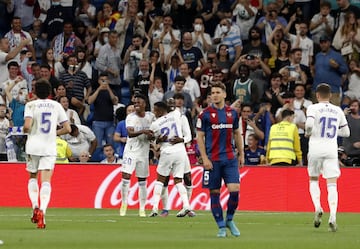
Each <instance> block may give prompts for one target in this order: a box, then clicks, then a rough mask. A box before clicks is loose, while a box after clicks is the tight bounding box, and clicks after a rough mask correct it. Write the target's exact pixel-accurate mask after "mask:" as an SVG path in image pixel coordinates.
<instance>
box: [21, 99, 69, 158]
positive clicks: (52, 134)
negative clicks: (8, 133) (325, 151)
mask: <svg viewBox="0 0 360 249" xmlns="http://www.w3.org/2000/svg"><path fill="white" fill-rule="evenodd" d="M24 117H25V118H31V119H32V125H31V128H30V131H29V134H28V138H27V141H26V146H25V151H26V153H27V154H30V155H37V156H56V154H57V153H56V127H57V124H62V123H64V122H66V121H68V119H67V115H66V112H65V110H64V108H63V107H62V106H61V105H60V103H58V102H56V101H53V100H49V99H39V100H34V101H30V102H28V103H27V104H26V105H25V111H24Z"/></svg>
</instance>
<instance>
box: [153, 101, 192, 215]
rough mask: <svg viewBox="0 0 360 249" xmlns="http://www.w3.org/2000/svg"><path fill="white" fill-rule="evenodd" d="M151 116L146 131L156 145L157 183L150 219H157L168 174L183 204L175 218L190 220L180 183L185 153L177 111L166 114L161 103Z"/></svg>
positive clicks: (188, 207) (156, 105)
mask: <svg viewBox="0 0 360 249" xmlns="http://www.w3.org/2000/svg"><path fill="white" fill-rule="evenodd" d="M154 113H155V116H156V117H157V118H158V119H157V120H156V121H154V122H153V123H152V125H151V126H150V129H151V130H152V131H153V132H154V136H155V138H156V142H157V143H160V144H161V145H160V159H159V163H158V166H157V173H158V174H157V181H156V183H155V186H154V194H153V209H152V212H151V214H150V217H155V216H157V215H158V205H159V201H160V196H161V192H162V188H163V185H164V182H165V181H166V177H167V176H169V175H170V173H172V175H173V177H174V182H175V186H176V188H177V190H178V192H179V195H180V198H181V200H182V202H183V209H182V210H181V211H180V212H179V213H178V215H177V216H178V217H184V216H186V215H189V216H191V215H192V212H191V210H190V203H189V199H188V196H187V192H186V189H185V187H184V185H183V183H182V179H183V175H184V169H185V164H186V158H187V153H186V150H185V144H184V138H183V134H182V128H181V126H182V122H181V118H180V117H181V114H180V113H179V112H178V111H172V112H170V113H168V106H167V105H166V104H165V103H164V102H157V103H155V104H154Z"/></svg>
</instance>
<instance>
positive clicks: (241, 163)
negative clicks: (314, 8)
mask: <svg viewBox="0 0 360 249" xmlns="http://www.w3.org/2000/svg"><path fill="white" fill-rule="evenodd" d="M244 164H245V157H244V153H242V154H238V167H239V168H242V167H243V166H244Z"/></svg>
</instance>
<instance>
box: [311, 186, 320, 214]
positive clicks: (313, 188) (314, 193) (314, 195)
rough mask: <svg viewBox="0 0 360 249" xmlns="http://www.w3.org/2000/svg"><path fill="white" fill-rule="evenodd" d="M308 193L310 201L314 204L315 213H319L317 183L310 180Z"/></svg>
mask: <svg viewBox="0 0 360 249" xmlns="http://www.w3.org/2000/svg"><path fill="white" fill-rule="evenodd" d="M309 191H310V195H311V200H312V202H313V204H314V208H315V211H319V210H320V209H321V204H320V194H321V192H320V187H319V181H312V180H310V185H309Z"/></svg>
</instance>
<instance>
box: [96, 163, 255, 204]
mask: <svg viewBox="0 0 360 249" xmlns="http://www.w3.org/2000/svg"><path fill="white" fill-rule="evenodd" d="M248 172H249V169H247V170H246V171H244V172H243V173H241V174H240V179H241V178H243V177H245V175H246V174H247V173H248ZM202 175H203V167H201V166H195V167H192V169H191V177H192V184H193V193H192V197H191V200H190V204H191V208H192V209H194V210H210V196H209V192H208V191H207V190H205V189H202ZM119 177H121V167H119V168H116V169H115V170H113V171H112V172H111V173H110V174H109V175H107V176H106V177H105V179H104V180H103V181H102V182H101V184H100V186H99V187H98V190H97V192H96V195H95V200H94V208H103V207H120V204H121V185H122V182H121V180H120V181H119ZM116 181H118V182H116ZM155 182H156V177H155V176H154V177H149V178H148V183H147V193H148V196H147V201H146V205H148V207H147V208H151V206H152V196H153V190H154V186H155ZM168 189H169V198H168V202H169V204H170V206H171V209H181V207H182V202H181V199H180V197H179V195H178V191H177V189H176V187H175V186H174V181H173V180H172V179H171V180H170V181H169V187H168ZM138 191H139V185H138V182H137V181H136V180H132V181H131V184H130V188H129V195H128V207H129V208H132V207H138V202H139V200H138ZM227 200H228V192H227V189H226V187H225V186H224V184H223V185H222V188H221V195H220V201H221V204H222V205H223V206H224V205H226V203H227Z"/></svg>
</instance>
